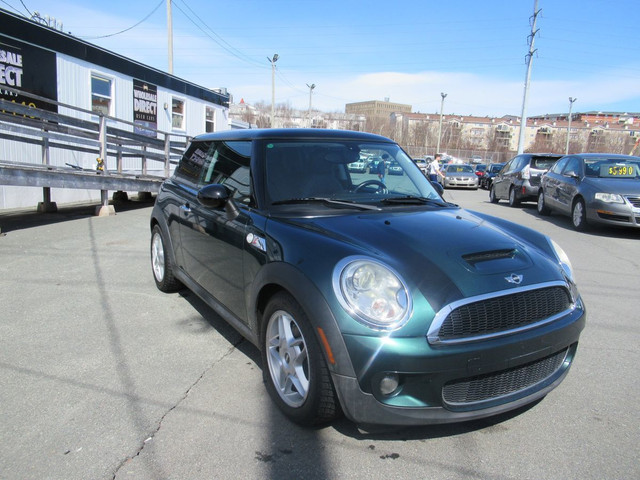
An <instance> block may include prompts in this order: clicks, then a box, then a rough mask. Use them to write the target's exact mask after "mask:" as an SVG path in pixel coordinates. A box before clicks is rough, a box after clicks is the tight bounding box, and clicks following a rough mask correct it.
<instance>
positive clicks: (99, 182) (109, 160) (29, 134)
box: [0, 87, 189, 208]
mask: <svg viewBox="0 0 640 480" xmlns="http://www.w3.org/2000/svg"><path fill="white" fill-rule="evenodd" d="M3 90H7V91H9V92H12V93H13V94H15V95H20V96H21V97H26V98H28V99H32V100H33V104H36V103H40V104H41V102H46V103H49V104H55V105H57V106H58V110H63V111H64V109H68V110H71V111H73V112H78V113H79V114H80V115H78V116H72V115H66V114H61V113H55V112H51V111H48V110H43V109H39V108H35V107H34V106H29V105H24V104H21V103H16V102H12V101H7V100H3V99H0V139H2V140H6V141H10V142H16V143H15V144H14V146H15V148H14V149H13V150H16V151H19V150H20V145H24V144H30V145H39V146H40V152H41V153H40V158H26V159H25V158H5V157H6V155H7V153H6V152H10V151H11V150H12V149H10V148H9V144H8V143H5V142H3V143H5V146H4V147H3V150H4V152H5V154H3V155H2V157H0V184H4V185H22V186H41V187H43V189H44V191H43V195H44V202H43V203H45V204H46V203H50V196H49V195H50V193H49V188H52V187H62V188H82V189H95V188H98V189H100V190H101V192H102V203H103V205H108V191H109V190H116V191H119V190H122V191H128V190H129V191H130V190H137V191H140V192H154V191H157V190H158V188H159V185H160V183H161V182H162V180H163V179H164V178H166V177H168V176H169V174H170V170H171V165H172V164H175V163H177V161H178V160H179V159H180V155H181V154H182V152H183V151H184V148H185V146H186V144H187V143H188V141H189V137H188V136H186V135H180V134H175V133H170V132H163V131H160V130H153V129H149V128H144V130H146V131H147V132H149V133H150V136H148V135H142V134H140V133H135V132H134V127H135V128H138V129H139V128H143V127H141V126H140V125H137V124H135V123H134V122H130V121H126V120H122V119H119V118H115V117H110V116H106V115H102V114H98V113H96V112H92V111H89V110H85V109H82V108H78V107H75V106H73V105H67V104H64V103H60V102H55V101H53V100H50V99H47V98H43V97H39V96H37V95H33V94H29V93H27V92H23V91H20V90H14V89H10V88H5V87H3ZM25 103H26V102H25ZM30 103H31V102H30ZM68 110H67V111H68ZM78 117H86V118H88V119H82V118H78ZM53 150H60V151H62V152H69V155H68V157H69V158H68V159H69V161H64V162H61V161H60V158H62V159H66V157H67V155H65V154H64V153H63V154H58V155H56V157H57V158H58V161H57V162H55V163H56V164H55V165H52V162H51V153H52V151H53ZM72 152H81V153H87V154H92V155H95V158H96V159H97V162H96V165H95V166H97V167H99V166H100V163H101V161H103V162H104V163H103V164H102V167H103V168H102V170H99V169H96V168H95V166H94V168H83V167H81V166H78V165H77V164H74V162H73V161H72V160H71V158H72V157H73V153H72ZM10 156H11V155H10ZM16 156H17V155H16ZM126 159H139V163H138V166H136V167H135V168H126V169H125V168H124V166H123V165H124V163H125V160H126ZM114 160H115V168H113V165H114ZM149 162H161V164H162V167H161V168H159V169H158V168H154V169H153V170H154V172H155V174H151V173H150V172H149V168H148V164H149ZM127 163H128V164H129V167H130V165H131V163H132V162H127ZM134 163H137V162H134ZM109 165H111V166H112V170H109V169H108V166H109ZM158 172H159V174H158ZM45 208H46V207H45Z"/></svg>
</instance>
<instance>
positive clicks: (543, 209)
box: [538, 190, 551, 217]
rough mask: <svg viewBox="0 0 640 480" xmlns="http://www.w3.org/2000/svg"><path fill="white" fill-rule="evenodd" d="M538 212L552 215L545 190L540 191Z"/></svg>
mask: <svg viewBox="0 0 640 480" xmlns="http://www.w3.org/2000/svg"><path fill="white" fill-rule="evenodd" d="M538 213H539V214H540V215H543V216H545V217H546V216H548V215H551V210H549V207H547V204H546V203H545V202H544V192H543V191H542V190H540V191H539V192H538Z"/></svg>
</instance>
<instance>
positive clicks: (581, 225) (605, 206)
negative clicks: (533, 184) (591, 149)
mask: <svg viewBox="0 0 640 480" xmlns="http://www.w3.org/2000/svg"><path fill="white" fill-rule="evenodd" d="M552 211H553V212H558V213H561V214H564V215H568V216H569V217H570V218H571V221H572V223H573V227H574V228H575V229H576V230H585V229H587V227H588V225H589V224H596V223H597V224H604V225H615V226H622V227H634V228H640V157H631V156H628V155H611V154H606V153H585V154H579V155H568V156H565V157H563V158H561V159H560V160H558V162H557V163H556V164H555V165H554V166H553V167H552V168H551V170H549V171H548V172H547V173H546V174H545V175H543V177H542V181H541V186H540V190H539V191H538V212H539V213H540V214H541V215H549V214H550V213H551V212H552Z"/></svg>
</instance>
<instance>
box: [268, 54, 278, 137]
mask: <svg viewBox="0 0 640 480" xmlns="http://www.w3.org/2000/svg"><path fill="white" fill-rule="evenodd" d="M267 60H269V62H271V128H273V121H274V118H275V105H276V62H277V61H278V54H277V53H276V54H274V55H273V58H269V57H267Z"/></svg>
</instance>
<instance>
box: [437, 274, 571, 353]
mask: <svg viewBox="0 0 640 480" xmlns="http://www.w3.org/2000/svg"><path fill="white" fill-rule="evenodd" d="M572 308H573V303H572V300H571V296H570V294H569V292H568V291H567V289H566V288H564V287H562V286H560V285H553V286H548V287H544V288H537V289H530V290H524V291H519V292H516V293H512V294H508V295H502V296H495V297H489V298H482V299H480V300H478V301H471V302H468V303H463V304H461V305H458V306H455V308H453V309H451V311H450V312H449V313H448V314H447V315H446V317H445V318H444V319H443V320H442V322H441V324H440V326H439V327H437V325H436V327H437V329H436V331H430V332H429V341H430V342H432V343H436V342H443V343H446V342H451V343H460V342H467V341H475V340H478V339H482V338H486V337H487V336H498V335H501V334H504V333H508V332H511V331H514V330H519V329H524V328H527V327H530V326H532V325H535V324H538V323H543V322H545V321H548V320H550V319H553V318H555V317H556V316H557V315H560V314H562V313H564V312H567V311H569V310H570V309H572ZM432 328H433V326H432Z"/></svg>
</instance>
